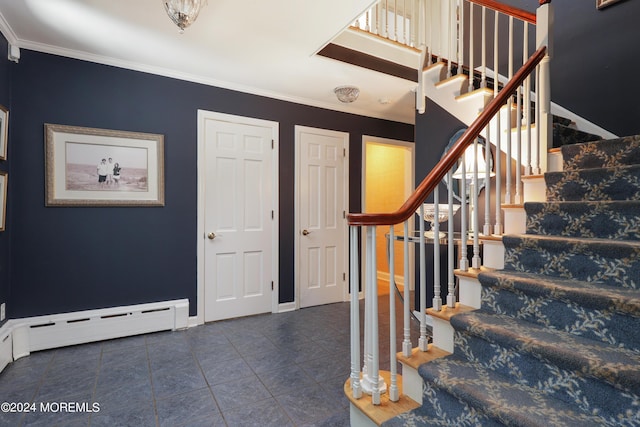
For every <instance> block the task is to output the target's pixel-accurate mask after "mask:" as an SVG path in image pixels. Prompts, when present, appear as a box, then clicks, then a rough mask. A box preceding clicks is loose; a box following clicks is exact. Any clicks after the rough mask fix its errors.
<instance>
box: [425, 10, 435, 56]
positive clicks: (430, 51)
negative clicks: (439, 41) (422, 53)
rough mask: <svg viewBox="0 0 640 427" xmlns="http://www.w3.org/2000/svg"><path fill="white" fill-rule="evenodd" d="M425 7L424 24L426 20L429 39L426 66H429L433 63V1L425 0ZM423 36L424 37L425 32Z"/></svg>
mask: <svg viewBox="0 0 640 427" xmlns="http://www.w3.org/2000/svg"><path fill="white" fill-rule="evenodd" d="M426 1H427V3H426V7H425V12H424V13H425V20H424V22H425V24H426V23H427V22H428V25H429V40H428V43H427V46H428V48H427V67H428V66H430V65H431V64H432V63H433V60H432V58H433V45H434V41H433V22H432V21H433V3H432V2H431V1H429V0H426ZM425 37H426V32H425Z"/></svg>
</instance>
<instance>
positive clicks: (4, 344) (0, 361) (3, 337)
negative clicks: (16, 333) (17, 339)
mask: <svg viewBox="0 0 640 427" xmlns="http://www.w3.org/2000/svg"><path fill="white" fill-rule="evenodd" d="M10 322H11V321H10V320H9V321H7V322H5V323H4V325H2V327H0V372H2V370H3V369H4V368H5V367H6V366H7V365H8V364H9V363H11V362H13V339H12V337H11V331H12V328H11V323H10Z"/></svg>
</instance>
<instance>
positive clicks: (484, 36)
mask: <svg viewBox="0 0 640 427" xmlns="http://www.w3.org/2000/svg"><path fill="white" fill-rule="evenodd" d="M480 87H481V88H483V89H484V88H486V87H487V8H486V7H484V6H482V77H481V79H480Z"/></svg>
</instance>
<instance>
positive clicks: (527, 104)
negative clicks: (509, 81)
mask: <svg viewBox="0 0 640 427" xmlns="http://www.w3.org/2000/svg"><path fill="white" fill-rule="evenodd" d="M522 39H523V42H522V63H523V64H524V63H525V62H527V60H528V59H529V23H528V22H525V23H524V34H523V36H522ZM523 104H524V105H523V107H524V108H523V109H522V111H523V114H524V116H523V118H524V119H525V126H526V132H527V135H526V136H527V138H526V140H527V143H526V146H525V150H526V151H525V154H526V158H525V173H524V174H525V175H531V76H530V75H529V76H527V78H526V79H525V81H524V99H523Z"/></svg>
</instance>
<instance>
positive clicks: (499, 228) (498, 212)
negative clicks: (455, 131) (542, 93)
mask: <svg viewBox="0 0 640 427" xmlns="http://www.w3.org/2000/svg"><path fill="white" fill-rule="evenodd" d="M499 17H500V14H499V13H498V12H494V24H493V27H494V34H493V69H494V70H495V81H494V82H493V97H494V98H496V97H497V96H498V92H499V84H498V83H499V79H498V78H499V76H500V73H499V72H498V71H499V64H500V61H499V51H500V49H499V45H498V41H499V37H498V35H499V34H498V33H499V29H498V24H499V22H498V21H499ZM501 115H502V113H500V112H499V113H498V114H496V118H495V120H496V135H495V137H494V140H495V144H496V155H495V170H496V200H495V202H496V224H495V226H494V229H493V232H494V233H495V234H502V232H503V227H502V214H501V212H502V169H501V165H502V126H501V125H500V121H501V117H500V116H501Z"/></svg>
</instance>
